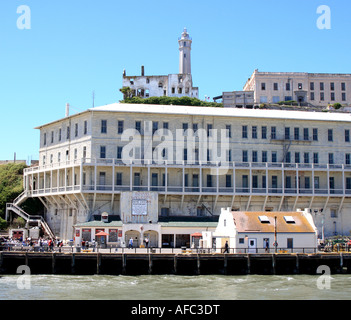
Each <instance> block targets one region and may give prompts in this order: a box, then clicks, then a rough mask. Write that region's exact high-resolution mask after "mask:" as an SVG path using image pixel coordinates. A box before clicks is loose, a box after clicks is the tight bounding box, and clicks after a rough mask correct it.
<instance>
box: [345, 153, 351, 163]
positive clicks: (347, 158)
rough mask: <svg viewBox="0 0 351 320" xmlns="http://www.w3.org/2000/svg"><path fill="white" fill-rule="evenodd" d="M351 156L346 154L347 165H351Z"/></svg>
mask: <svg viewBox="0 0 351 320" xmlns="http://www.w3.org/2000/svg"><path fill="white" fill-rule="evenodd" d="M350 156H351V154H350V153H345V164H351V157H350Z"/></svg>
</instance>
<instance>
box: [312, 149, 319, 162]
mask: <svg viewBox="0 0 351 320" xmlns="http://www.w3.org/2000/svg"><path fill="white" fill-rule="evenodd" d="M313 163H315V164H317V163H319V156H318V152H313Z"/></svg>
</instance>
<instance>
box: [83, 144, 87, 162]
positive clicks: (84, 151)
mask: <svg viewBox="0 0 351 320" xmlns="http://www.w3.org/2000/svg"><path fill="white" fill-rule="evenodd" d="M86 157H87V147H86V146H84V147H83V159H85V158H86Z"/></svg>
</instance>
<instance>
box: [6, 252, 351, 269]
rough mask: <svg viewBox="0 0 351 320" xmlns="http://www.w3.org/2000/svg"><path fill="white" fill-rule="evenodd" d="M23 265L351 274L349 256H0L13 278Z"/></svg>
mask: <svg viewBox="0 0 351 320" xmlns="http://www.w3.org/2000/svg"><path fill="white" fill-rule="evenodd" d="M21 265H27V266H28V267H29V268H30V271H31V274H72V275H94V274H105V275H143V274H177V275H207V274H223V275H242V274H277V275H278V274H317V268H318V267H319V266H321V265H326V266H328V267H329V268H330V272H331V273H332V274H337V273H348V274H350V273H351V253H346V252H344V253H342V252H340V253H315V254H303V253H288V254H275V253H265V254H218V253H215V254H206V253H201V254H194V253H191V254H172V253H169V254H168V253H167V254H165V253H147V254H139V253H128V254H127V253H101V252H92V253H59V252H6V251H1V252H0V274H16V272H17V268H18V267H19V266H21Z"/></svg>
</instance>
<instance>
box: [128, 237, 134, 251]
mask: <svg viewBox="0 0 351 320" xmlns="http://www.w3.org/2000/svg"><path fill="white" fill-rule="evenodd" d="M128 247H129V248H130V249H132V248H133V238H132V237H130V239H129V246H128Z"/></svg>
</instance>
